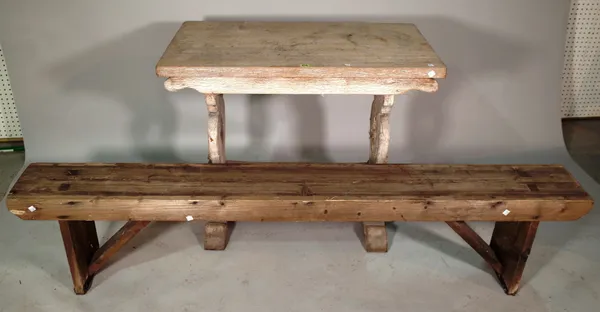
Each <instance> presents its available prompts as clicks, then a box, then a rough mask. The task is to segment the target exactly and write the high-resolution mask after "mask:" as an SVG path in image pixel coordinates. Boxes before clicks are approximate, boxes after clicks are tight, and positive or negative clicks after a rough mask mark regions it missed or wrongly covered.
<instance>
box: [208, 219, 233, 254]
mask: <svg viewBox="0 0 600 312" xmlns="http://www.w3.org/2000/svg"><path fill="white" fill-rule="evenodd" d="M227 238H228V226H227V222H213V221H211V222H206V224H205V225H204V249H205V250H225V247H227Z"/></svg>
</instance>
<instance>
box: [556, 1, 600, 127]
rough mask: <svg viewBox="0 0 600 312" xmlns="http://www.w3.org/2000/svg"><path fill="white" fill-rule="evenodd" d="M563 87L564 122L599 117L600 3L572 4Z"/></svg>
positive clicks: (573, 2)
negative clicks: (571, 118)
mask: <svg viewBox="0 0 600 312" xmlns="http://www.w3.org/2000/svg"><path fill="white" fill-rule="evenodd" d="M562 83H563V86H562V106H561V112H562V116H563V117H564V118H569V117H600V84H599V83H600V1H599V0H571V9H570V11H569V21H568V24H567V40H566V44H565V64H564V68H563V74H562Z"/></svg>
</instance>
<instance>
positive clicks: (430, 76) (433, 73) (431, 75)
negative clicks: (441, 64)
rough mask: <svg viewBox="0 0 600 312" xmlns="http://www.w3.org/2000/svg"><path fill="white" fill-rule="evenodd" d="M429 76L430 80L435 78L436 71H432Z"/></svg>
mask: <svg viewBox="0 0 600 312" xmlns="http://www.w3.org/2000/svg"><path fill="white" fill-rule="evenodd" d="M427 76H429V78H433V77H434V76H435V70H430V71H429V72H428V73H427Z"/></svg>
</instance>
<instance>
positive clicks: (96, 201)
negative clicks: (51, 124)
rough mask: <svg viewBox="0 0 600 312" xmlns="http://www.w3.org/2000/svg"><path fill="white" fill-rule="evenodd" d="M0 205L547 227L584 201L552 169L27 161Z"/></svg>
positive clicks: (109, 215)
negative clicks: (525, 223) (537, 223)
mask: <svg viewBox="0 0 600 312" xmlns="http://www.w3.org/2000/svg"><path fill="white" fill-rule="evenodd" d="M7 206H8V208H9V209H10V211H11V212H12V213H13V214H15V215H17V216H18V217H20V218H21V219H26V220H139V221H185V220H188V219H190V218H192V219H194V220H212V221H457V220H460V221H469V220H477V221H546V220H548V221H549V220H575V219H578V218H580V217H581V216H583V215H585V214H586V213H587V212H588V211H589V210H590V209H591V207H592V200H591V198H590V197H589V195H588V194H587V193H586V192H585V191H584V190H583V189H582V188H581V186H580V185H579V183H577V181H576V180H575V179H574V178H573V177H572V176H571V175H570V174H569V172H567V171H566V170H565V169H564V167H562V166H560V165H519V166H517V165H397V164H396V165H367V164H297V163H263V164H223V165H220V164H211V165H208V164H52V163H34V164H31V165H29V166H28V168H27V169H26V170H25V171H24V173H23V174H22V175H21V177H20V178H19V180H18V182H17V183H16V184H15V185H14V187H13V188H12V191H11V192H10V194H9V196H8V199H7ZM30 207H32V208H30ZM32 210H33V211H32Z"/></svg>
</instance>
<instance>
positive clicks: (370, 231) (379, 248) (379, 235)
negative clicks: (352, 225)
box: [362, 222, 388, 252]
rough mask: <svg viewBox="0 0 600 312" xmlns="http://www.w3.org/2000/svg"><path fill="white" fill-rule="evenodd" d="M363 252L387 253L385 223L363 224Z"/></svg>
mask: <svg viewBox="0 0 600 312" xmlns="http://www.w3.org/2000/svg"><path fill="white" fill-rule="evenodd" d="M362 226H363V232H364V236H365V250H367V251H368V252H387V251H388V237H387V230H386V229H385V222H363V224H362Z"/></svg>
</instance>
